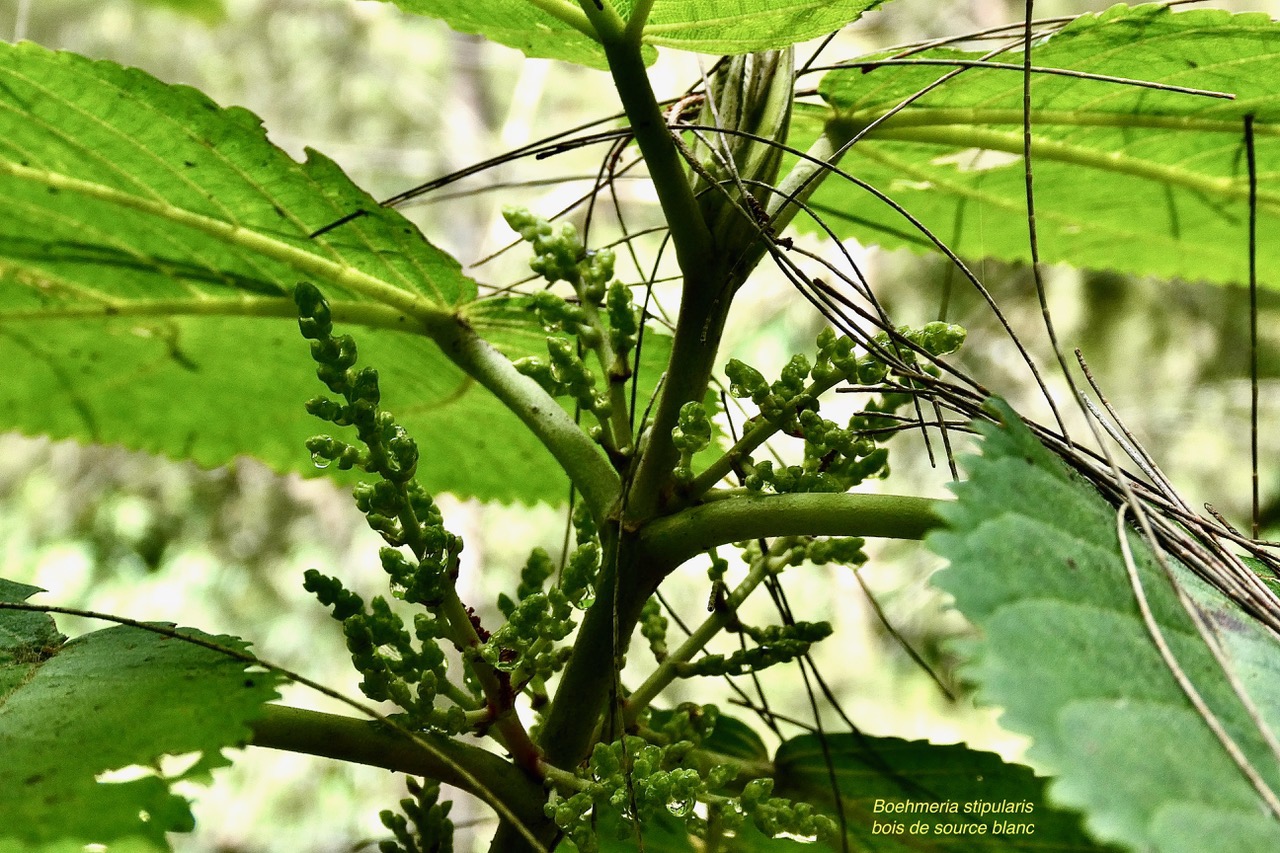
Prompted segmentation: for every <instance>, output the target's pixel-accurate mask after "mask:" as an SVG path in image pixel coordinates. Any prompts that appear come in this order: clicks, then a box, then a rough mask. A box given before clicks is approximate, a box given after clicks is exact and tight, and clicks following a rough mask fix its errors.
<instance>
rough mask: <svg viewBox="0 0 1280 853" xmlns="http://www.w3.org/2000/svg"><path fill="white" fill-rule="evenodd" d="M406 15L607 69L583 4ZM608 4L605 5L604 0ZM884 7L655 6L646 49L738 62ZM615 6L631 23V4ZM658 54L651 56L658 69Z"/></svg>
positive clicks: (455, 1) (458, 6) (421, 0)
mask: <svg viewBox="0 0 1280 853" xmlns="http://www.w3.org/2000/svg"><path fill="white" fill-rule="evenodd" d="M391 2H394V3H395V4H396V5H397V6H399V7H400V8H402V9H404V10H405V11H407V12H413V13H415V14H418V15H428V16H430V17H433V18H441V19H443V20H444V21H445V22H446V23H448V24H449V26H450V27H452V28H453V29H455V30H458V31H459V32H463V33H475V34H479V35H482V36H485V37H486V38H489V39H492V40H493V41H496V42H498V43H499V44H505V45H507V46H508V47H514V48H516V49H517V50H520V51H523V52H524V54H525V55H526V56H533V57H542V58H547V59H563V60H566V61H568V62H577V63H579V64H582V65H588V66H591V67H593V68H607V67H608V64H607V62H606V61H605V56H604V49H603V48H602V47H601V46H600V43H599V42H598V41H597V40H596V38H595V34H594V30H593V29H592V27H591V24H590V22H589V21H588V19H587V17H586V15H585V14H584V13H583V11H582V7H581V6H580V5H579V3H578V2H577V0H488V2H485V3H483V4H478V3H474V2H467V0H391ZM606 2H607V0H606ZM883 2H885V0H653V3H652V4H651V6H652V8H651V10H650V13H649V17H648V19H647V21H646V24H645V27H644V35H643V42H644V43H645V45H657V46H662V47H672V48H677V49H680V50H691V51H697V52H700V53H715V54H737V53H750V52H751V51H758V50H768V49H770V48H777V47H785V46H787V45H789V44H795V43H797V42H802V41H806V40H808V39H813V38H818V37H820V36H824V35H826V34H827V33H830V32H833V31H835V30H838V29H840V28H841V27H843V26H844V25H845V24H848V23H850V22H852V21H856V20H857V19H858V18H859V17H861V16H862V13H863V12H866V11H867V10H869V9H874V8H875V7H876V6H879V5H880V4H881V3H883ZM610 5H612V6H613V8H614V9H616V10H617V13H618V15H619V17H620V18H621V19H622V20H627V19H628V18H629V17H630V15H631V11H632V7H633V5H634V3H633V1H632V0H617V2H613V3H611V4H610ZM656 55H657V54H656V53H654V52H653V50H652V49H649V50H648V51H647V52H646V57H647V58H648V59H649V61H652V60H653V58H654V57H655V56H656Z"/></svg>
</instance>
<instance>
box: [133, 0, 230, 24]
mask: <svg viewBox="0 0 1280 853" xmlns="http://www.w3.org/2000/svg"><path fill="white" fill-rule="evenodd" d="M138 2H140V3H141V4H142V5H144V6H158V7H159V8H162V9H171V10H173V11H175V12H178V13H179V14H182V15H187V16H189V17H192V18H195V19H196V20H197V21H200V22H201V23H204V24H208V25H210V26H212V25H214V24H221V23H222V22H223V21H225V20H226V19H227V7H226V4H224V3H223V2H222V0H138Z"/></svg>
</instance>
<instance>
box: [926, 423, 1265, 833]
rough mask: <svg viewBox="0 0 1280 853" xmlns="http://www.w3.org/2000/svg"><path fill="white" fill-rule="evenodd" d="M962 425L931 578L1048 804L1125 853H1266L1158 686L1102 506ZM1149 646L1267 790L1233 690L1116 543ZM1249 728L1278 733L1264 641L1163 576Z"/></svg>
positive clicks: (1219, 756)
mask: <svg viewBox="0 0 1280 853" xmlns="http://www.w3.org/2000/svg"><path fill="white" fill-rule="evenodd" d="M1001 414H1002V418H1003V419H1004V421H1005V423H1004V426H1003V427H999V428H997V427H995V426H993V425H990V424H979V425H978V429H979V430H980V431H981V432H982V433H983V434H984V435H985V437H986V438H985V441H984V443H983V453H982V456H981V457H975V458H970V459H968V460H966V462H965V468H966V470H967V472H968V475H969V479H968V480H967V481H965V482H964V483H961V484H959V485H958V486H957V487H956V493H957V496H958V498H959V500H958V502H956V503H954V504H950V505H948V506H947V507H946V508H945V509H944V510H941V512H942V514H943V517H944V518H945V520H946V521H947V523H948V525H949V527H950V528H951V529H950V530H948V531H942V532H938V533H935V534H933V535H931V536H930V538H929V545H930V547H932V548H933V550H934V551H936V552H937V553H938V554H940V555H941V556H943V557H946V558H947V559H948V560H950V563H951V565H950V567H948V568H946V569H944V570H942V571H941V572H939V573H938V575H937V576H936V583H937V585H938V586H939V587H941V588H942V589H944V590H946V591H947V592H949V593H951V594H952V595H953V596H954V597H955V604H956V607H957V608H958V609H959V610H960V612H962V613H963V614H964V615H965V616H966V617H967V618H968V619H969V620H970V621H971V622H973V624H974V625H975V626H976V627H977V629H978V631H979V634H980V636H979V638H978V639H977V640H976V641H974V642H973V643H972V644H970V645H968V646H966V647H965V648H964V652H965V656H966V657H967V659H968V663H967V665H966V667H965V669H964V670H963V672H964V674H965V675H966V677H968V678H970V679H972V680H973V681H974V682H976V683H977V685H978V687H979V697H980V698H981V699H983V700H984V701H986V702H988V703H991V704H995V705H999V706H1001V707H1003V708H1004V716H1003V717H1002V718H1001V721H1002V723H1003V724H1004V725H1005V726H1007V727H1008V728H1010V729H1012V730H1014V731H1018V732H1022V733H1024V734H1027V735H1029V736H1031V737H1032V738H1033V739H1034V745H1033V746H1032V747H1031V750H1030V752H1029V757H1030V758H1031V759H1032V760H1033V762H1034V763H1035V764H1036V766H1037V767H1039V768H1040V769H1042V770H1043V771H1044V772H1046V773H1049V774H1051V775H1053V776H1055V777H1056V779H1055V781H1054V782H1052V783H1051V785H1050V795H1051V798H1052V799H1053V800H1054V801H1055V802H1058V803H1061V804H1063V805H1066V806H1069V807H1072V808H1077V809H1080V810H1082V811H1084V812H1085V813H1086V815H1087V816H1088V817H1087V820H1088V826H1089V827H1090V829H1091V830H1092V831H1093V832H1094V833H1095V834H1096V835H1098V836H1099V837H1102V838H1106V839H1109V840H1116V841H1120V842H1123V843H1125V844H1127V845H1129V846H1131V847H1134V848H1136V849H1143V850H1187V851H1190V850H1215V849H1221V847H1220V846H1219V845H1220V844H1221V843H1222V840H1223V839H1224V838H1228V837H1229V838H1231V839H1232V840H1231V849H1233V850H1256V851H1264V850H1278V849H1280V820H1278V819H1277V818H1276V816H1275V815H1270V814H1269V812H1268V809H1267V807H1266V806H1265V805H1264V800H1263V798H1262V796H1261V795H1260V794H1259V793H1258V791H1257V790H1256V789H1255V788H1254V786H1253V785H1251V784H1250V782H1248V781H1247V780H1246V778H1245V776H1244V775H1243V774H1242V772H1241V770H1240V768H1239V767H1238V766H1237V764H1236V763H1235V762H1234V761H1233V760H1232V759H1231V757H1229V755H1228V753H1227V751H1226V749H1225V748H1224V746H1223V745H1222V743H1221V742H1220V741H1219V740H1218V739H1217V738H1216V737H1215V736H1214V734H1213V733H1212V732H1211V730H1210V728H1209V726H1208V725H1207V724H1206V722H1205V720H1204V719H1203V718H1202V717H1201V715H1200V714H1198V713H1197V711H1196V710H1195V709H1194V707H1193V706H1192V704H1191V703H1190V701H1189V700H1188V699H1187V696H1186V694H1185V693H1184V692H1183V690H1182V689H1181V688H1180V687H1179V685H1178V683H1177V682H1176V681H1175V679H1174V677H1173V676H1172V675H1171V674H1170V670H1169V668H1168V666H1166V664H1165V661H1164V660H1163V658H1162V657H1161V655H1160V653H1159V652H1158V649H1157V647H1156V645H1155V644H1154V642H1153V640H1152V637H1151V635H1150V634H1149V633H1148V630H1147V628H1146V626H1145V625H1144V622H1143V620H1142V618H1141V616H1140V612H1139V609H1138V604H1137V600H1136V597H1135V595H1134V592H1133V590H1132V587H1131V584H1130V580H1129V576H1128V573H1127V571H1126V567H1125V562H1124V559H1123V556H1122V552H1121V550H1120V545H1119V540H1118V537H1117V531H1116V511H1115V510H1114V509H1113V508H1112V507H1111V506H1109V505H1108V504H1107V503H1106V502H1105V501H1104V500H1103V499H1102V498H1101V496H1100V495H1099V494H1098V493H1097V492H1096V491H1094V490H1093V489H1092V488H1091V487H1090V486H1088V485H1087V484H1085V483H1083V482H1082V481H1080V480H1079V479H1078V478H1077V477H1075V476H1074V475H1072V474H1070V473H1069V472H1068V471H1067V469H1066V467H1065V466H1064V465H1063V464H1062V463H1061V462H1060V461H1059V460H1058V459H1057V458H1055V457H1054V456H1052V455H1051V454H1050V453H1049V452H1048V451H1047V450H1045V448H1044V447H1043V446H1042V445H1040V443H1039V442H1038V441H1037V440H1036V439H1035V438H1034V436H1033V435H1032V434H1031V433H1030V431H1029V430H1028V429H1027V428H1026V426H1025V425H1024V424H1022V423H1021V422H1020V421H1018V420H1017V418H1016V416H1014V415H1013V414H1012V413H1011V412H1010V411H1008V410H1007V409H1004V408H1002V409H1001ZM1127 535H1128V536H1129V539H1130V542H1131V545H1132V548H1133V551H1134V554H1135V560H1136V565H1137V571H1138V576H1139V578H1140V580H1141V585H1142V588H1143V590H1144V592H1145V596H1146V598H1147V599H1148V600H1149V602H1150V606H1151V609H1152V612H1153V613H1154V617H1155V620H1156V623H1157V624H1158V626H1159V633H1160V634H1161V635H1162V636H1163V637H1164V638H1165V640H1166V641H1167V643H1168V645H1169V647H1170V649H1171V651H1172V652H1173V655H1174V657H1175V658H1176V659H1177V661H1178V663H1179V665H1180V668H1181V669H1182V670H1183V671H1184V672H1185V673H1186V675H1187V677H1188V678H1189V679H1190V680H1191V682H1192V683H1193V684H1194V685H1195V688H1196V690H1197V691H1198V692H1199V694H1200V695H1201V696H1203V698H1204V700H1205V701H1206V702H1207V704H1208V707H1209V708H1210V709H1212V712H1213V714H1214V715H1215V716H1216V717H1217V719H1218V720H1219V721H1220V722H1221V724H1222V726H1223V728H1224V730H1225V731H1226V732H1227V734H1228V735H1229V736H1230V737H1231V738H1232V740H1234V742H1235V743H1236V744H1238V745H1239V748H1240V750H1241V751H1242V754H1243V755H1244V756H1245V758H1246V759H1247V761H1248V763H1249V764H1250V765H1251V766H1252V767H1253V768H1254V769H1255V770H1256V771H1257V773H1259V774H1260V777H1261V779H1262V780H1264V781H1265V783H1266V784H1267V785H1268V786H1269V787H1270V788H1271V790H1272V791H1275V790H1280V762H1277V760H1276V756H1275V755H1274V754H1273V753H1272V752H1271V751H1270V750H1269V749H1268V747H1267V745H1266V743H1265V741H1264V739H1263V736H1262V735H1261V733H1260V731H1259V728H1258V726H1257V725H1255V723H1254V722H1253V720H1252V719H1251V718H1250V715H1249V713H1248V712H1247V710H1246V708H1245V706H1244V705H1243V703H1242V702H1241V700H1240V699H1239V698H1238V697H1237V695H1236V694H1235V693H1234V692H1233V690H1232V688H1231V685H1230V683H1229V681H1228V679H1227V677H1226V676H1225V675H1224V673H1223V671H1222V669H1221V667H1220V666H1219V665H1218V663H1217V662H1216V661H1215V659H1214V657H1213V656H1212V654H1211V653H1210V651H1209V649H1208V647H1207V646H1206V644H1205V642H1204V641H1203V640H1202V639H1201V638H1200V635H1199V634H1198V633H1197V631H1196V629H1195V627H1194V625H1193V623H1192V621H1191V619H1190V617H1189V616H1188V615H1187V613H1186V611H1185V610H1184V609H1183V608H1182V607H1181V605H1180V604H1179V602H1178V599H1177V596H1176V594H1175V591H1174V590H1173V588H1172V587H1171V585H1170V582H1169V580H1168V579H1167V578H1166V576H1165V575H1164V572H1163V570H1162V569H1161V568H1160V566H1159V565H1158V564H1157V563H1156V561H1155V558H1154V557H1153V555H1152V553H1151V551H1150V550H1149V549H1148V548H1147V547H1146V545H1145V544H1144V543H1143V542H1142V541H1141V540H1140V537H1139V536H1138V535H1137V534H1136V533H1134V532H1129V533H1128V534H1127ZM1175 569H1176V571H1177V578H1178V582H1179V583H1180V584H1181V585H1183V586H1186V587H1188V589H1189V591H1190V592H1191V594H1192V597H1193V598H1194V599H1195V600H1196V601H1198V602H1199V604H1198V606H1199V607H1200V608H1201V609H1202V610H1203V611H1204V612H1205V613H1206V616H1207V618H1208V620H1209V623H1210V624H1211V625H1212V626H1213V628H1214V630H1215V632H1216V633H1218V634H1219V635H1220V640H1219V642H1220V645H1222V646H1223V648H1224V650H1225V652H1226V654H1227V655H1228V656H1229V657H1230V658H1231V659H1232V661H1233V663H1232V667H1233V668H1234V670H1235V671H1236V674H1237V675H1238V677H1239V680H1240V682H1241V683H1242V684H1244V685H1245V686H1246V688H1247V689H1248V691H1249V693H1250V695H1251V697H1252V700H1253V702H1254V703H1255V704H1256V705H1257V706H1258V707H1259V709H1260V712H1261V715H1262V717H1263V719H1264V720H1265V721H1266V725H1268V726H1269V727H1270V729H1271V730H1272V731H1273V732H1275V731H1280V689H1278V688H1280V671H1278V666H1277V660H1280V644H1277V642H1276V639H1275V637H1274V636H1272V635H1270V634H1268V633H1267V632H1266V631H1265V630H1264V629H1263V628H1262V627H1261V626H1260V625H1258V624H1257V623H1255V622H1253V621H1252V620H1251V619H1249V618H1248V617H1247V616H1245V615H1243V614H1242V613H1241V612H1240V611H1239V610H1238V609H1236V608H1235V607H1233V606H1232V605H1230V604H1229V603H1228V602H1227V601H1225V600H1224V599H1223V598H1222V597H1221V596H1220V595H1219V594H1218V593H1217V592H1215V591H1213V590H1211V589H1210V588H1209V587H1208V586H1207V585H1205V584H1202V583H1200V582H1198V581H1195V580H1194V578H1193V577H1192V576H1191V574H1190V572H1188V571H1187V570H1186V569H1184V568H1181V567H1175Z"/></svg>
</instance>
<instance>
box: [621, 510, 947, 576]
mask: <svg viewBox="0 0 1280 853" xmlns="http://www.w3.org/2000/svg"><path fill="white" fill-rule="evenodd" d="M941 503H942V501H939V500H935V499H932V498H920V497H914V496H908V495H868V494H855V493H851V492H840V493H834V494H833V493H805V494H789V495H760V496H740V497H732V498H726V499H725V500H720V501H712V502H709V503H705V504H702V505H700V506H696V507H693V508H691V509H686V510H684V511H683V512H679V513H676V514H675V515H671V516H668V517H666V518H661V519H658V520H656V521H654V522H653V523H651V524H649V525H648V526H647V527H646V528H645V529H644V530H643V531H642V532H641V534H640V537H639V541H638V543H637V544H638V545H639V548H640V552H641V555H642V556H641V560H640V563H641V565H643V566H645V569H646V571H647V572H669V571H671V570H672V569H674V568H675V567H676V566H679V565H680V564H681V563H683V562H684V561H685V560H688V559H690V558H691V557H694V556H696V555H698V554H701V553H702V552H703V551H706V550H709V549H711V548H714V547H716V546H717V545H725V544H728V543H730V542H742V541H745V540H748V539H760V538H770V537H774V536H805V535H808V536H871V537H885V538H890V539H922V538H924V535H925V534H926V533H928V532H929V531H930V530H932V529H934V528H936V527H939V526H941V524H942V519H941V517H940V516H939V515H938V512H937V508H938V506H939V505H940V504H941ZM649 583H651V584H652V583H656V581H654V580H653V579H650V581H649Z"/></svg>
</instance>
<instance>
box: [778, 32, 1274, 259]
mask: <svg viewBox="0 0 1280 853" xmlns="http://www.w3.org/2000/svg"><path fill="white" fill-rule="evenodd" d="M980 55H981V54H978V53H966V52H962V51H955V50H932V51H926V52H923V53H919V54H913V55H912V56H911V58H910V59H909V60H906V61H908V62H909V61H916V60H933V61H941V62H944V63H945V62H954V61H973V60H976V59H978V58H979V57H980ZM993 61H995V62H1002V63H1006V64H1013V65H1016V66H1019V67H1018V68H1014V69H1007V68H1006V69H988V68H970V69H968V70H965V71H964V72H963V73H961V74H960V75H959V76H958V77H956V78H955V79H954V80H951V81H949V82H947V83H944V84H943V85H941V86H940V87H939V88H938V89H936V90H934V91H932V92H929V93H928V94H926V95H924V96H923V97H921V98H920V99H919V100H917V101H915V102H913V103H911V104H910V106H907V107H906V108H905V109H903V110H902V111H901V112H900V113H898V114H897V115H894V116H892V117H890V118H888V119H887V120H886V121H885V122H884V123H883V124H881V125H879V126H878V127H877V128H876V129H874V130H873V131H872V132H871V134H870V135H869V136H868V137H866V138H865V139H863V140H861V141H859V142H858V143H856V144H855V146H854V147H853V149H852V150H851V151H850V153H849V154H848V155H847V156H846V157H845V158H844V160H843V161H842V163H841V165H842V167H843V168H844V169H846V170H847V171H849V172H850V173H852V174H854V175H856V176H857V177H859V178H861V179H862V180H865V181H867V182H869V183H871V184H872V185H874V186H875V187H877V188H878V189H880V190H881V191H882V192H884V193H886V194H888V195H889V196H890V197H891V198H892V199H894V200H895V201H896V202H898V203H899V204H901V205H902V206H903V207H905V208H906V209H907V210H909V211H910V212H911V213H912V214H914V215H915V216H916V217H917V218H918V219H919V220H920V221H922V222H923V223H924V224H925V225H927V226H928V227H929V229H930V230H932V231H933V232H934V233H935V234H936V235H937V236H938V237H940V238H941V239H942V240H944V241H946V242H947V243H949V244H950V245H951V246H952V248H954V249H955V250H956V251H957V252H958V253H959V254H961V255H962V256H966V257H972V258H978V257H987V256H990V257H995V258H1001V259H1005V260H1027V259H1028V258H1029V257H1030V255H1029V249H1028V230H1027V221H1026V196H1025V187H1024V167H1023V161H1022V156H1021V155H1022V150H1023V139H1022V120H1023V119H1022V74H1021V70H1020V66H1021V62H1022V53H1021V51H1020V50H1013V51H1009V52H1006V53H1003V54H1000V55H998V56H996V57H994V58H993ZM1032 62H1033V63H1034V65H1035V66H1036V67H1037V68H1045V69H1072V70H1075V71H1081V72H1087V73H1090V74H1101V75H1111V76H1113V77H1124V78H1132V79H1137V80H1142V81H1150V82H1155V83H1163V84H1169V85H1176V86H1182V87H1192V88H1198V89H1206V90H1214V91H1219V92H1226V93H1231V94H1234V95H1235V96H1236V97H1235V99H1234V100H1221V99H1217V98H1210V97H1203V96H1197V95H1190V94H1181V93H1175V92H1168V91H1156V90H1153V89H1150V88H1140V87H1136V86H1130V85H1122V84H1120V83H1114V82H1102V81H1097V80H1086V79H1075V78H1070V77H1063V76H1055V75H1050V74H1039V73H1038V74H1035V75H1034V76H1033V78H1032V105H1031V110H1032V113H1031V120H1032V133H1033V137H1034V142H1033V154H1032V163H1033V167H1034V176H1035V200H1036V219H1037V227H1038V232H1039V242H1040V249H1041V257H1042V258H1043V259H1044V260H1046V261H1048V262H1066V263H1071V264H1073V265H1076V266H1088V267H1096V268H1110V269H1116V270H1122V271H1125V272H1131V273H1139V274H1156V275H1161V276H1166V277H1169V276H1181V277H1184V278H1190V279H1207V280H1212V281H1233V282H1239V281H1243V280H1245V278H1246V277H1247V268H1248V267H1247V257H1248V256H1247V246H1248V231H1247V223H1248V209H1247V198H1248V179H1247V167H1246V157H1245V149H1244V141H1243V140H1244V130H1243V125H1244V117H1245V116H1246V115H1252V116H1254V120H1255V125H1254V130H1255V135H1256V151H1257V163H1258V182H1259V233H1260V234H1261V235H1264V236H1265V235H1267V234H1271V233H1275V232H1276V231H1277V229H1280V189H1277V186H1278V184H1277V179H1280V90H1277V89H1276V87H1275V85H1274V82H1275V80H1276V79H1278V78H1280V24H1277V23H1275V22H1273V21H1271V20H1270V19H1269V18H1268V17H1267V16H1266V15H1261V14H1243V15H1231V14H1228V13H1226V12H1221V11H1216V10H1208V9H1203V10H1194V11H1185V12H1177V13H1175V12H1173V11H1170V10H1169V9H1167V8H1165V7H1164V6H1141V7H1136V8H1127V7H1123V6H1119V7H1116V8H1113V9H1111V10H1110V11H1107V12H1105V13H1102V14H1100V15H1096V16H1094V15H1088V16H1084V17H1081V18H1079V19H1077V20H1076V21H1074V22H1073V23H1071V24H1070V25H1068V26H1066V27H1065V28H1064V29H1062V30H1061V31H1060V32H1058V33H1056V34H1054V35H1052V36H1050V37H1049V38H1047V39H1043V40H1041V41H1040V42H1038V43H1037V44H1036V46H1035V47H1034V49H1033V51H1032ZM954 70H955V68H954V67H947V66H937V65H929V66H907V65H898V66H885V67H879V68H875V69H874V70H871V71H869V72H868V73H864V71H863V70H862V69H861V68H855V69H847V70H840V71H835V72H832V73H829V74H827V75H826V76H825V77H824V79H823V81H822V84H821V91H822V94H823V96H824V97H825V98H826V99H827V101H828V102H829V104H830V107H831V110H830V111H829V112H827V114H826V116H825V119H829V120H830V121H831V124H830V126H829V127H830V129H831V130H832V132H833V135H834V136H835V137H836V138H837V140H841V139H848V138H850V137H851V135H852V133H853V132H855V131H857V130H858V129H859V128H861V127H865V126H866V125H867V124H868V123H870V122H871V121H873V120H875V119H876V118H877V117H880V116H882V115H884V114H885V113H886V112H888V111H889V110H890V109H892V108H894V107H895V106H896V105H898V104H900V103H901V102H903V101H904V100H905V99H907V98H908V97H910V96H911V95H913V94H914V93H916V92H918V91H920V90H921V89H923V88H924V87H925V86H927V85H928V84H930V83H932V82H934V81H935V80H937V79H938V78H940V77H941V76H943V75H944V74H946V73H949V72H951V71H954ZM815 121H819V120H817V119H815V117H814V115H813V114H812V113H807V112H806V113H800V114H798V115H797V120H796V129H797V130H796V134H795V139H796V141H797V142H799V143H801V144H805V138H806V136H807V138H812V136H813V135H814V133H815V128H814V124H815ZM815 202H816V203H817V204H818V206H819V208H820V209H821V210H822V211H823V213H824V214H825V215H826V217H827V218H828V220H829V221H830V223H831V224H832V225H833V226H835V228H836V229H837V231H838V232H839V233H841V234H842V235H845V236H856V237H858V238H859V239H861V240H863V241H866V242H878V243H881V244H883V245H886V246H908V247H913V248H924V247H928V246H929V245H930V244H929V243H928V242H927V241H926V240H925V238H924V237H923V236H922V235H921V234H920V233H919V232H918V231H916V230H915V228H914V227H913V226H912V225H910V224H909V223H908V222H907V220H906V219H904V218H903V217H902V216H901V215H899V214H898V213H896V212H894V211H893V210H891V209H890V208H889V207H887V206H886V205H885V204H884V203H883V202H881V201H879V200H877V199H876V198H875V197H873V196H872V195H871V194H869V193H867V192H866V191H864V190H862V189H859V188H856V187H853V186H851V185H849V184H847V183H845V182H843V181H841V180H840V179H838V178H833V179H832V180H830V181H828V182H827V185H826V186H824V187H823V189H822V190H820V191H819V192H818V193H817V195H816V196H815ZM1258 257H1259V274H1260V276H1261V277H1262V278H1263V279H1264V280H1267V281H1269V282H1271V283H1274V284H1280V243H1277V241H1275V240H1268V239H1265V238H1264V239H1262V240H1260V244H1259V255H1258Z"/></svg>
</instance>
